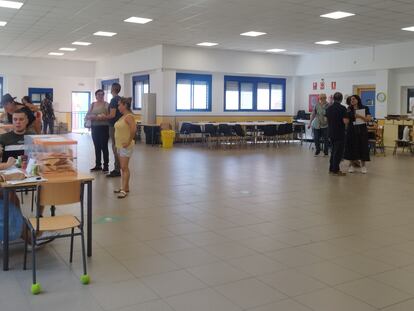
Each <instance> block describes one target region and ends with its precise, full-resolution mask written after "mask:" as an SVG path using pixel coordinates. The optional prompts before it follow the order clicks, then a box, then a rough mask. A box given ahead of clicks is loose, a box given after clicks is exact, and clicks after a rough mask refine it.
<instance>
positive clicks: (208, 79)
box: [175, 73, 212, 112]
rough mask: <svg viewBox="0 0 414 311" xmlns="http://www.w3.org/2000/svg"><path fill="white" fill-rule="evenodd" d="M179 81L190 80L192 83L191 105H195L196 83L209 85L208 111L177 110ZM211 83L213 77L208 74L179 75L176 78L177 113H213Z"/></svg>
mask: <svg viewBox="0 0 414 311" xmlns="http://www.w3.org/2000/svg"><path fill="white" fill-rule="evenodd" d="M178 80H190V82H191V105H194V103H193V86H194V82H196V81H202V82H206V83H207V87H208V91H207V97H208V98H207V109H178V108H177V100H178V99H177V87H178V83H177V82H178ZM211 81H212V75H206V74H193V73H177V74H176V77H175V111H183V112H184V111H191V112H206V111H211V101H212V100H211V99H212V88H211V84H212V83H211Z"/></svg>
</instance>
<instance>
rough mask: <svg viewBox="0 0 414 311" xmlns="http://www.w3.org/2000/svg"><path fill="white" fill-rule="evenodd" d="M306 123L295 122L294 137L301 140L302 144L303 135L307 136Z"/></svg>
mask: <svg viewBox="0 0 414 311" xmlns="http://www.w3.org/2000/svg"><path fill="white" fill-rule="evenodd" d="M305 131H306V125H305V123H301V122H295V123H293V134H294V138H296V139H298V140H300V145H302V143H303V137H304V136H305Z"/></svg>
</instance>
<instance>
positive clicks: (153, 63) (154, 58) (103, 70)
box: [95, 45, 163, 85]
mask: <svg viewBox="0 0 414 311" xmlns="http://www.w3.org/2000/svg"><path fill="white" fill-rule="evenodd" d="M162 51H163V47H162V46H161V45H157V46H154V47H150V48H147V49H143V50H139V51H135V52H132V53H128V54H123V55H119V56H114V57H110V58H104V59H101V60H99V61H97V62H96V72H95V77H96V78H98V79H115V78H121V77H123V76H124V74H126V73H133V72H143V71H151V70H156V69H160V68H162ZM120 82H121V81H120ZM121 85H122V84H121Z"/></svg>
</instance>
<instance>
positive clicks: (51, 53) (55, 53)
mask: <svg viewBox="0 0 414 311" xmlns="http://www.w3.org/2000/svg"><path fill="white" fill-rule="evenodd" d="M49 55H52V56H62V55H65V53H58V52H50V53H49Z"/></svg>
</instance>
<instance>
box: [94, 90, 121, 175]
mask: <svg viewBox="0 0 414 311" xmlns="http://www.w3.org/2000/svg"><path fill="white" fill-rule="evenodd" d="M119 92H121V85H120V84H119V83H117V82H115V83H112V87H111V94H112V96H113V97H112V99H111V102H110V103H109V114H108V115H106V116H102V117H97V118H96V119H95V120H108V121H109V138H110V139H111V144H112V153H113V155H114V170H113V171H111V172H110V173H109V174H108V175H106V177H120V176H121V170H120V165H119V157H118V152H117V150H116V145H115V128H114V125H115V123H116V121H118V120H119V118H121V117H122V114H121V112H120V111H119V109H118V102H119V100H120V99H121V97H120V96H119Z"/></svg>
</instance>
